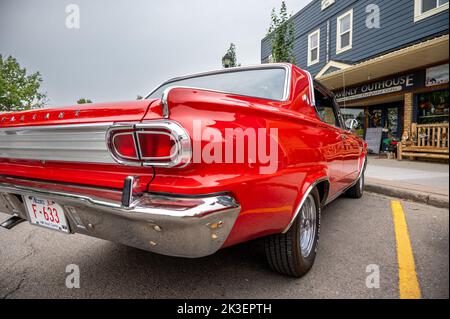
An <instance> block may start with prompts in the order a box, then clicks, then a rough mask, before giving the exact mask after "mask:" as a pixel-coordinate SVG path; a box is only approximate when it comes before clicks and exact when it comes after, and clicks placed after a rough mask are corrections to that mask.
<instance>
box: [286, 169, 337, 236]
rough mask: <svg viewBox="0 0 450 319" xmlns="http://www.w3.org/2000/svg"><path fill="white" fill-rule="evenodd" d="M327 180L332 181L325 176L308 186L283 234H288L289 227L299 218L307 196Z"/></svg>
mask: <svg viewBox="0 0 450 319" xmlns="http://www.w3.org/2000/svg"><path fill="white" fill-rule="evenodd" d="M325 181H326V182H330V180H329V179H328V178H327V177H324V178H320V179H318V180H316V181H314V183H312V184H311V185H310V186H309V187H308V189H307V190H306V192H305V194H303V197H302V200H301V201H300V203H299V204H298V206H297V208H296V209H295V213H294V215H293V216H292V219H291V221H290V222H289V225H288V226H287V227H286V228H285V229H284V230H283V232H282V233H283V234H286V233H287V232H288V231H289V229H290V228H291V226H292V225H293V224H294V222H295V220H296V219H297V216H298V214H299V213H300V210H301V209H302V206H303V204H304V203H305V200H306V198H308V195H309V194H310V193H311V191H312V190H313V189H314V187H316V186H317V185H318V184H319V183H322V182H325Z"/></svg>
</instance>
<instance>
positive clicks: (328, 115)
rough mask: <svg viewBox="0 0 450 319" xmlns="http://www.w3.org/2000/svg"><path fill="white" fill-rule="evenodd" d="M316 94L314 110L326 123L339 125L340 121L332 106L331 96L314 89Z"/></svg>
mask: <svg viewBox="0 0 450 319" xmlns="http://www.w3.org/2000/svg"><path fill="white" fill-rule="evenodd" d="M314 92H315V96H316V110H317V114H318V115H319V117H320V118H321V119H322V121H324V122H325V123H327V124H330V125H332V126H336V127H339V126H340V122H339V119H338V116H337V114H336V110H335V108H334V100H333V98H332V97H330V96H328V95H325V94H323V93H322V92H320V91H319V90H314Z"/></svg>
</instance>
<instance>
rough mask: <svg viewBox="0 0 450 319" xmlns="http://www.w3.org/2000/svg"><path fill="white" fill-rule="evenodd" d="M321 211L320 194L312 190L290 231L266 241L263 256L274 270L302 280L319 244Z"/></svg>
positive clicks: (268, 238) (310, 265)
mask: <svg viewBox="0 0 450 319" xmlns="http://www.w3.org/2000/svg"><path fill="white" fill-rule="evenodd" d="M321 211H322V208H321V204H320V196H319V192H318V191H317V189H313V190H312V191H311V193H310V194H309V195H308V197H307V198H306V200H305V202H304V203H303V205H302V207H301V209H300V212H299V214H298V216H297V219H296V220H295V222H294V224H292V226H291V228H290V229H289V231H288V232H287V233H285V234H277V235H273V236H270V237H267V238H266V240H265V250H266V256H267V260H268V262H269V265H270V267H271V268H272V269H273V270H275V271H277V272H279V273H281V274H284V275H288V276H293V277H302V276H303V275H305V274H306V273H307V272H308V271H309V270H310V269H311V267H312V266H313V264H314V260H315V258H316V251H317V245H318V241H319V234H320V217H321Z"/></svg>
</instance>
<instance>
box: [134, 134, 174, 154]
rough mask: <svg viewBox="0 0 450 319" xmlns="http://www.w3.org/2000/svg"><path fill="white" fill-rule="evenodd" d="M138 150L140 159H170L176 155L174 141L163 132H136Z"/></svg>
mask: <svg viewBox="0 0 450 319" xmlns="http://www.w3.org/2000/svg"><path fill="white" fill-rule="evenodd" d="M137 136H138V141H139V148H140V150H141V158H142V159H154V160H163V159H170V158H172V157H173V156H174V155H175V154H176V144H175V140H174V138H173V137H172V135H170V134H166V133H164V132H151V131H143V132H138V133H137Z"/></svg>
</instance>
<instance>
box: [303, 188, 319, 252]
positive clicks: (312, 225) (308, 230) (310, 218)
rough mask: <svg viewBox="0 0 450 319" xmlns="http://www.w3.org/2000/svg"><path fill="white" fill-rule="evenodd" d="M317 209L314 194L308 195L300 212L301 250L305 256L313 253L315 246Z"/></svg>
mask: <svg viewBox="0 0 450 319" xmlns="http://www.w3.org/2000/svg"><path fill="white" fill-rule="evenodd" d="M316 209H317V207H316V201H315V200H314V196H313V195H308V197H307V198H306V200H305V203H304V204H303V206H302V210H301V214H300V250H301V253H302V256H303V257H304V258H307V257H308V256H309V255H310V254H311V251H312V249H313V246H314V239H315V237H316V229H317V225H316V222H317V218H316Z"/></svg>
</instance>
